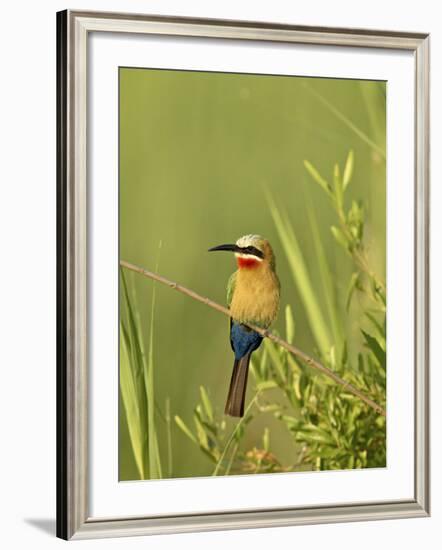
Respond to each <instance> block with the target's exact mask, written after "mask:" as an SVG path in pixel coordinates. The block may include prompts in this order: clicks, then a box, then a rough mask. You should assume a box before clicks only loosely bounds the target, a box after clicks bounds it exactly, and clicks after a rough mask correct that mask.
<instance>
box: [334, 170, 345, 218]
mask: <svg viewBox="0 0 442 550" xmlns="http://www.w3.org/2000/svg"><path fill="white" fill-rule="evenodd" d="M333 185H334V189H335V197H336V204H337V206H338V208H339V210H342V208H343V205H344V196H343V189H342V181H341V174H340V170H339V164H337V163H336V164H335V167H334V170H333Z"/></svg>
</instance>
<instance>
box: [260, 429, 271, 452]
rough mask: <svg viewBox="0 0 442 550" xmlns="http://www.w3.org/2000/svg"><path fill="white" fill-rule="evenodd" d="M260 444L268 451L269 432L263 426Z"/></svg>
mask: <svg viewBox="0 0 442 550" xmlns="http://www.w3.org/2000/svg"><path fill="white" fill-rule="evenodd" d="M262 445H263V447H264V451H265V452H266V453H268V452H269V448H270V432H269V429H268V428H265V430H264V435H263V436H262Z"/></svg>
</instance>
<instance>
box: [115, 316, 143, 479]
mask: <svg viewBox="0 0 442 550" xmlns="http://www.w3.org/2000/svg"><path fill="white" fill-rule="evenodd" d="M128 343H129V342H128V336H127V333H126V331H125V330H124V327H123V325H122V324H120V390H121V400H122V402H123V406H124V410H125V412H126V418H127V427H128V432H129V439H130V443H131V446H132V452H133V456H134V459H135V464H136V466H137V470H138V474H139V476H140V479H145V474H146V472H145V467H144V457H145V453H146V446H145V437H144V433H145V432H144V429H143V426H142V422H141V413H140V408H139V402H138V399H137V392H136V385H135V380H134V376H133V371H132V368H131V365H130V359H129V356H130V353H129V349H128Z"/></svg>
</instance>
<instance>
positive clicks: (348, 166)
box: [342, 150, 354, 192]
mask: <svg viewBox="0 0 442 550" xmlns="http://www.w3.org/2000/svg"><path fill="white" fill-rule="evenodd" d="M353 166H354V154H353V150H350V151H349V153H348V156H347V161H346V163H345V168H344V175H343V177H342V190H343V191H344V192H345V190H346V189H347V187H348V184H349V183H350V181H351V177H352V175H353Z"/></svg>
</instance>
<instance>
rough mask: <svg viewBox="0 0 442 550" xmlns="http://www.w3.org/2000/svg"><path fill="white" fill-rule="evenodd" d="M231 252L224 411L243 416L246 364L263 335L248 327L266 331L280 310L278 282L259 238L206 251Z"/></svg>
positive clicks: (267, 248) (267, 245)
mask: <svg viewBox="0 0 442 550" xmlns="http://www.w3.org/2000/svg"><path fill="white" fill-rule="evenodd" d="M220 250H221V251H222V250H224V251H229V252H233V253H234V254H235V257H236V263H237V267H238V269H237V270H236V271H235V272H234V273H232V275H231V276H230V278H229V280H228V283H227V305H228V307H229V311H230V315H231V317H230V345H231V347H232V350H233V352H234V355H235V361H234V364H233V371H232V377H231V380H230V386H229V392H228V395H227V401H226V406H225V409H224V412H225V414H226V415H229V416H233V417H242V416H244V402H245V396H246V388H247V376H248V371H249V362H250V357H251V355H252V353H253V352H254V351H255V350H257V349H258V348H259V346H260V345H261V342H262V336H261V335H260V334H259V333H257V332H256V331H255V330H253V329H251V328H250V327H249V326H248V324H252V325H256V326H258V327H260V328H262V329H268V328H269V327H270V325H271V324H272V323H273V322H274V321H275V320H276V318H277V315H278V310H279V298H280V283H279V279H278V276H277V274H276V261H275V254H274V253H273V249H272V247H271V245H270V243H269V241H268V240H267V239H265V238H264V237H261V236H260V235H252V234H251V235H244V236H243V237H240V238H239V239H238V240H237V241H236V243H235V244H221V245H218V246H214V247H212V248H209V252H214V251H220Z"/></svg>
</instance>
